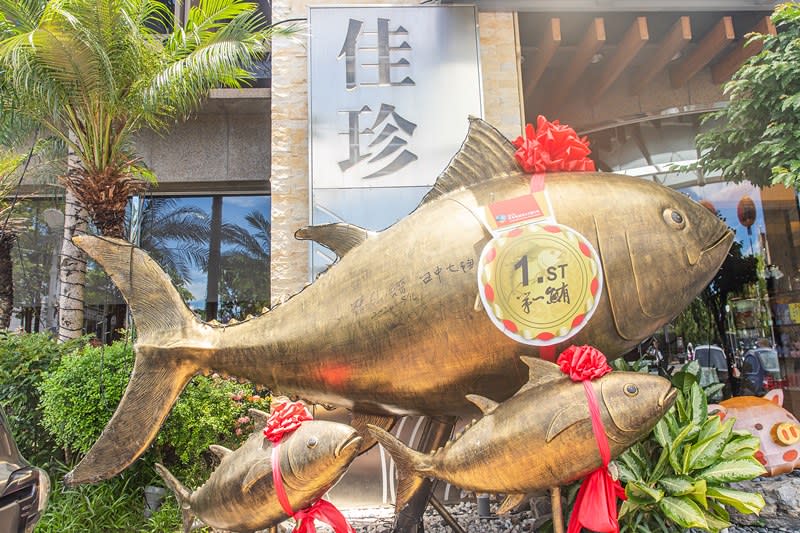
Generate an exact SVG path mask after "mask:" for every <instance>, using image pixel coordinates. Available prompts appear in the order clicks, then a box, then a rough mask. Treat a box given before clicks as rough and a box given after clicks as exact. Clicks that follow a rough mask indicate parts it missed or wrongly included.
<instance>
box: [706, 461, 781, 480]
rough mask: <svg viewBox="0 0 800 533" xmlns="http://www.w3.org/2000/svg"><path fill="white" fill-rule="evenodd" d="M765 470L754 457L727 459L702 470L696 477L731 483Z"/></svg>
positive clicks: (759, 473) (757, 474)
mask: <svg viewBox="0 0 800 533" xmlns="http://www.w3.org/2000/svg"><path fill="white" fill-rule="evenodd" d="M766 472H767V471H766V470H765V469H764V467H763V466H762V464H761V463H759V462H758V461H757V460H756V459H755V458H750V459H728V460H725V461H720V462H719V463H717V464H715V465H712V466H710V467H708V468H706V469H705V470H702V471H701V472H700V473H699V474H698V477H699V478H701V479H705V480H706V481H707V482H709V483H711V484H718V483H732V482H734V481H745V480H747V479H753V478H754V477H756V476H760V475H763V474H765V473H766Z"/></svg>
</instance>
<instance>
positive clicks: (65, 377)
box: [41, 341, 133, 453]
mask: <svg viewBox="0 0 800 533" xmlns="http://www.w3.org/2000/svg"><path fill="white" fill-rule="evenodd" d="M132 369H133V350H132V348H131V346H130V343H129V342H125V341H118V342H115V343H114V344H112V345H111V346H96V347H95V346H90V345H87V346H85V347H83V349H81V350H76V351H74V352H73V353H71V354H68V355H65V356H64V357H63V358H62V359H61V362H60V364H59V365H58V366H57V367H56V368H54V369H51V371H50V372H48V373H47V376H46V377H45V379H44V381H43V382H42V384H41V390H42V402H41V405H42V411H43V416H44V426H45V427H46V428H47V430H48V431H49V432H50V434H51V435H53V437H54V438H55V439H56V441H57V442H58V443H59V444H61V445H62V446H64V447H65V448H67V449H68V450H69V451H71V452H78V453H86V452H87V451H89V448H91V447H92V444H94V442H95V441H96V440H97V438H98V437H99V436H100V433H101V432H102V431H103V428H104V427H105V425H106V423H107V422H108V421H109V420H110V419H111V415H112V414H114V409H115V408H116V406H117V404H118V403H119V401H120V399H121V398H122V394H123V392H125V387H126V386H127V385H128V379H129V378H130V373H131V370H132Z"/></svg>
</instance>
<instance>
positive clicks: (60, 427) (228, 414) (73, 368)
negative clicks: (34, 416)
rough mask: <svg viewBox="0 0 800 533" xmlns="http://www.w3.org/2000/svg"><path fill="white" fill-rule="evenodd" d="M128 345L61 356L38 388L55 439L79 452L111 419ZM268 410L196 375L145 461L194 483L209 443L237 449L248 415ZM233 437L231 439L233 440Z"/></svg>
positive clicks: (235, 389)
mask: <svg viewBox="0 0 800 533" xmlns="http://www.w3.org/2000/svg"><path fill="white" fill-rule="evenodd" d="M133 360H134V354H133V349H132V346H131V344H130V343H129V342H126V341H117V342H115V343H114V344H112V345H111V346H98V347H94V346H85V347H84V348H83V349H81V350H78V351H75V352H74V353H72V354H69V355H66V356H64V357H63V358H62V360H61V364H60V365H58V367H56V368H54V369H53V370H52V371H51V372H49V373H48V374H47V376H46V378H45V380H44V381H43V382H42V384H41V390H42V402H41V405H42V409H43V412H44V425H45V427H46V428H47V430H48V431H49V432H50V433H51V434H52V435H53V437H54V438H55V439H56V441H57V442H58V443H59V444H60V445H61V446H64V447H65V448H67V449H69V450H71V451H73V452H77V453H80V454H84V453H86V452H87V451H88V450H89V448H91V446H92V445H93V444H94V442H95V441H96V440H97V438H98V437H99V436H100V433H101V432H102V431H103V428H104V427H105V425H106V423H107V422H108V420H109V419H110V418H111V416H112V414H113V413H114V409H116V407H117V404H118V403H119V401H120V400H121V399H122V395H123V393H124V391H125V387H126V386H127V383H128V380H129V377H130V373H131V371H132V369H133ZM250 407H256V408H258V409H262V410H265V409H268V408H269V402H268V400H267V399H262V398H261V397H260V396H258V395H255V393H254V389H253V386H252V385H249V384H246V385H243V384H239V383H236V382H234V381H231V380H229V379H222V378H220V377H204V376H197V377H195V378H194V379H192V381H190V382H189V384H188V385H187V386H186V389H185V390H184V391H183V393H181V396H180V398H179V400H178V401H177V403H176V404H175V406H174V407H173V409H172V412H171V413H170V415H169V417H168V418H167V420H166V422H165V423H164V426H163V427H162V429H161V431H160V432H159V435H158V437H157V439H156V445H155V446H154V448H153V449H151V451H150V452H149V453H148V454H147V455H146V456H145V462H146V463H150V462H152V460H154V459H157V460H159V461H161V462H163V463H164V464H165V465H167V466H168V467H169V468H171V469H173V473H174V474H175V475H176V476H178V477H179V478H181V479H182V480H184V481H185V482H186V483H187V484H199V483H200V482H202V481H205V478H207V477H208V474H209V473H210V469H211V467H212V466H213V464H214V459H213V456H212V455H211V454H210V453H209V452H208V446H209V445H211V444H221V445H224V446H228V447H231V448H235V447H237V446H238V445H239V444H240V443H241V442H242V441H243V440H244V438H246V437H247V435H248V433H249V432H250V431H252V423H251V422H250V420H249V418H248V417H247V409H248V408H250ZM237 433H238V434H237Z"/></svg>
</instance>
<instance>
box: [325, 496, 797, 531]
mask: <svg viewBox="0 0 800 533" xmlns="http://www.w3.org/2000/svg"><path fill="white" fill-rule="evenodd" d="M447 507H448V510H449V511H450V512H451V513H452V514H453V517H454V518H455V519H456V520H457V521H458V523H459V524H460V525H461V527H463V528H464V529H465V530H466V531H467V532H468V533H519V532H532V533H533V532H535V531H536V529H535V527H536V525H538V523H540V522H541V520H539V521H537V520H535V519H534V518H533V517H532V516H531V513H530V512H523V513H517V514H512V515H510V516H507V517H502V518H499V517H498V518H493V519H489V520H487V519H480V518H479V517H478V513H477V506H476V505H475V504H474V503H473V502H463V503H459V504H456V505H448V506H447ZM343 513H344V515H345V516H346V517H347V519H348V521H349V522H350V524H351V525H352V526H353V528H354V529H355V530H356V533H390V532H391V526H392V521H393V519H394V510H393V509H392V508H390V507H373V508H367V509H348V510H345V511H343ZM424 521H425V533H450V532H451V529H450V528H449V527H447V525H446V524H445V522H444V520H443V519H442V518H441V517H440V516H439V515H438V514H437V513H436V511H434V510H433V509H431V508H430V507H429V508H428V510H427V511H426V512H425V518H424ZM318 531H330V530H323V528H322V527H318ZM728 533H797V531H796V530H794V529H778V528H768V527H755V526H733V527H730V528H728Z"/></svg>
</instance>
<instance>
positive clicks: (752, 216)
mask: <svg viewBox="0 0 800 533" xmlns="http://www.w3.org/2000/svg"><path fill="white" fill-rule="evenodd" d="M736 216H738V217H739V223H740V224H741V225H742V226H744V227H745V228H747V229H748V230H749V229H750V226H752V225H753V223H754V222H755V221H756V204H755V202H753V199H752V198H750V197H749V196H747V195H745V196H742V199H741V200H739V205H738V206H736Z"/></svg>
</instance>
